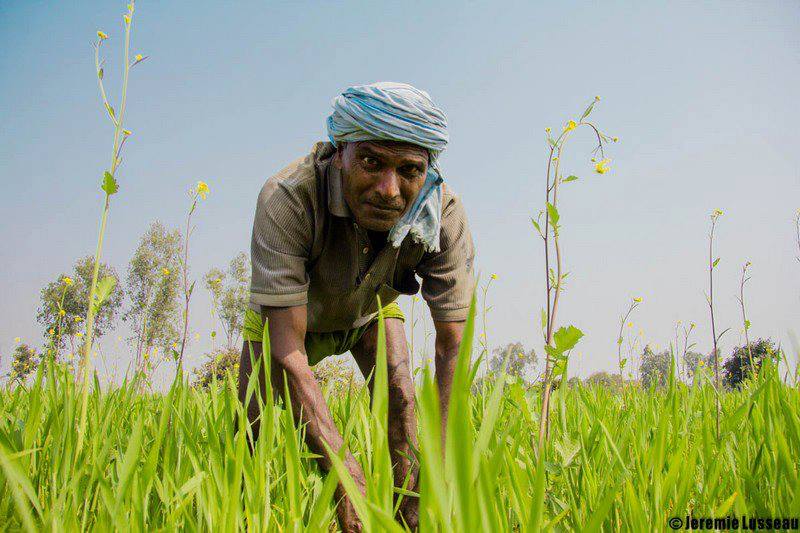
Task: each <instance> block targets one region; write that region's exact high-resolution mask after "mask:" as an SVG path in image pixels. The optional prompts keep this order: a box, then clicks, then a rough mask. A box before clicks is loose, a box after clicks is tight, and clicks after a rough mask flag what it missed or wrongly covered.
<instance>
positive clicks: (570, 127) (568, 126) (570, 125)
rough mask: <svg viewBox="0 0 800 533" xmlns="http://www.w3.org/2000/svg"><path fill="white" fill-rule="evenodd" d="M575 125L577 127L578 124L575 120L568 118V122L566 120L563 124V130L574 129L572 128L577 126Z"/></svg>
mask: <svg viewBox="0 0 800 533" xmlns="http://www.w3.org/2000/svg"><path fill="white" fill-rule="evenodd" d="M577 127H578V124H577V122H575V121H574V120H570V121H569V122H567V124H566V125H565V126H564V131H572V130H574V129H575V128H577Z"/></svg>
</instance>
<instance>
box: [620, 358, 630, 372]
mask: <svg viewBox="0 0 800 533" xmlns="http://www.w3.org/2000/svg"><path fill="white" fill-rule="evenodd" d="M626 364H628V360H627V359H623V360H622V361H620V362H619V368H620V370H621V369H623V368H625V365H626Z"/></svg>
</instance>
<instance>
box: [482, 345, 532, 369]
mask: <svg viewBox="0 0 800 533" xmlns="http://www.w3.org/2000/svg"><path fill="white" fill-rule="evenodd" d="M506 357H508V366H507V367H506V373H507V374H508V375H509V376H514V377H517V378H523V377H524V376H525V371H526V370H527V369H528V368H533V367H535V366H536V351H535V350H529V351H526V350H525V346H523V345H522V343H521V342H510V343H508V344H506V345H505V346H502V347H499V348H495V349H494V350H493V351H492V357H491V358H490V359H489V371H490V372H493V373H499V372H501V371H502V370H503V363H505V360H506Z"/></svg>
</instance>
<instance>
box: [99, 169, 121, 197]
mask: <svg viewBox="0 0 800 533" xmlns="http://www.w3.org/2000/svg"><path fill="white" fill-rule="evenodd" d="M100 188H101V189H103V191H105V193H106V194H107V195H109V196H111V195H112V194H116V192H117V191H118V190H119V184H118V183H117V180H116V179H115V178H114V176H113V175H112V174H111V172H109V171H108V170H106V171H105V173H103V184H102V185H101V186H100Z"/></svg>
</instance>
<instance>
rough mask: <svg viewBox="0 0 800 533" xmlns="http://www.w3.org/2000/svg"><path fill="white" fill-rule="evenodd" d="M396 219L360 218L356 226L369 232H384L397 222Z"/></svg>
mask: <svg viewBox="0 0 800 533" xmlns="http://www.w3.org/2000/svg"><path fill="white" fill-rule="evenodd" d="M399 218H400V217H397V218H391V219H389V218H380V217H369V216H367V217H362V218H361V220H357V221H356V222H358V225H359V226H361V227H362V228H364V229H366V230H369V231H380V232H386V231H389V230H390V229H392V228H393V227H394V225H395V223H396V222H397V220H398V219H399Z"/></svg>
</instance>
